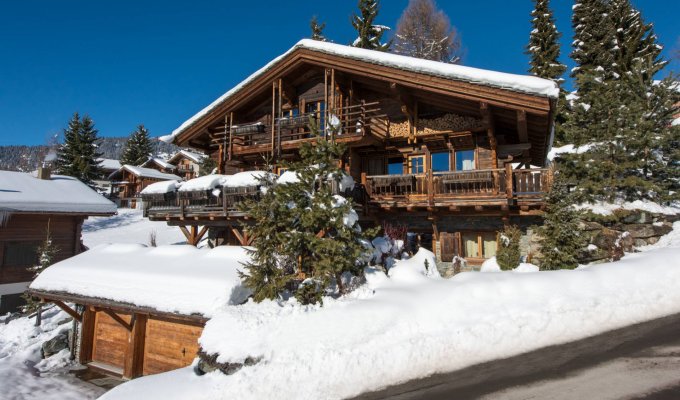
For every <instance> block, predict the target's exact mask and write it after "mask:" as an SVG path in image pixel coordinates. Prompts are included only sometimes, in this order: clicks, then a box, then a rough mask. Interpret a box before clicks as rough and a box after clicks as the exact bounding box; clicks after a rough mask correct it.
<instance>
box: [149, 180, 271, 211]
mask: <svg viewBox="0 0 680 400" xmlns="http://www.w3.org/2000/svg"><path fill="white" fill-rule="evenodd" d="M259 195H260V190H259V188H257V187H236V188H220V193H219V194H218V195H217V196H215V195H213V193H212V191H198V192H179V193H174V192H171V193H165V194H154V195H142V201H143V202H144V216H145V217H149V216H154V215H162V216H176V217H186V216H198V215H222V216H226V215H228V214H229V213H233V212H236V211H237V210H238V204H239V203H241V202H242V201H244V200H246V199H257V198H259Z"/></svg>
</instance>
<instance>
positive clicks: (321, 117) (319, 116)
mask: <svg viewBox="0 0 680 400" xmlns="http://www.w3.org/2000/svg"><path fill="white" fill-rule="evenodd" d="M325 110H326V104H325V103H324V102H323V101H313V102H310V103H307V104H305V112H306V113H313V114H316V120H317V122H318V123H319V125H318V126H319V129H325V127H326V116H325V112H324V111H325Z"/></svg>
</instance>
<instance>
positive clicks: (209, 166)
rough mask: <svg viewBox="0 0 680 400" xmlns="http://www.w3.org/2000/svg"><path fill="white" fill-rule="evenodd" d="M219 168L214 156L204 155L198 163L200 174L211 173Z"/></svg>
mask: <svg viewBox="0 0 680 400" xmlns="http://www.w3.org/2000/svg"><path fill="white" fill-rule="evenodd" d="M215 168H217V161H215V159H214V158H212V157H209V156H207V157H203V158H202V159H201V161H200V162H199V163H198V174H199V175H200V176H205V175H210V174H212V173H213V171H214V170H215Z"/></svg>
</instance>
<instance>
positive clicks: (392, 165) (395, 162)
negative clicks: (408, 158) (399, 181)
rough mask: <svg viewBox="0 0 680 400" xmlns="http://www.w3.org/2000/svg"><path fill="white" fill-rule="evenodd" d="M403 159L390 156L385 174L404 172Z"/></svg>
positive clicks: (400, 173)
mask: <svg viewBox="0 0 680 400" xmlns="http://www.w3.org/2000/svg"><path fill="white" fill-rule="evenodd" d="M403 165H404V159H403V158H401V157H399V158H390V159H388V160H387V174H388V175H402V174H403V173H404V166H403Z"/></svg>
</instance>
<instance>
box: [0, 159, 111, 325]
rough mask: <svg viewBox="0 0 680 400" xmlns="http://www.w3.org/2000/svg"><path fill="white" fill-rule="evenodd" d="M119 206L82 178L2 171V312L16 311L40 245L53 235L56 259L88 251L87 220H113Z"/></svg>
mask: <svg viewBox="0 0 680 400" xmlns="http://www.w3.org/2000/svg"><path fill="white" fill-rule="evenodd" d="M115 213H116V206H115V204H113V203H112V202H110V201H109V200H107V199H105V198H104V197H103V196H101V195H99V194H97V193H96V192H95V191H94V190H92V189H90V188H89V187H88V186H86V185H85V184H83V183H82V182H80V181H79V180H77V179H75V178H71V177H67V176H56V175H55V176H50V174H49V170H47V169H42V168H41V169H40V170H39V171H38V176H37V177H36V176H33V175H31V174H27V173H22V172H11V171H0V314H4V313H6V312H13V311H17V309H18V307H19V306H20V305H22V304H23V299H22V298H21V295H22V294H23V292H24V290H26V288H27V287H28V284H29V283H30V281H31V280H32V279H33V275H34V273H33V272H31V271H28V270H27V268H28V267H32V266H35V265H37V264H38V259H39V254H38V247H39V246H40V245H41V244H42V243H43V242H44V241H45V238H46V236H47V232H48V231H49V234H50V237H51V240H52V243H53V244H54V245H55V246H56V247H57V248H58V251H57V253H56V256H55V261H60V260H64V259H67V258H69V257H72V256H74V255H76V254H78V253H80V252H81V251H82V250H83V244H82V242H81V230H82V226H83V221H84V220H85V219H86V218H87V217H88V216H95V215H97V216H108V215H114V214H115Z"/></svg>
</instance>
